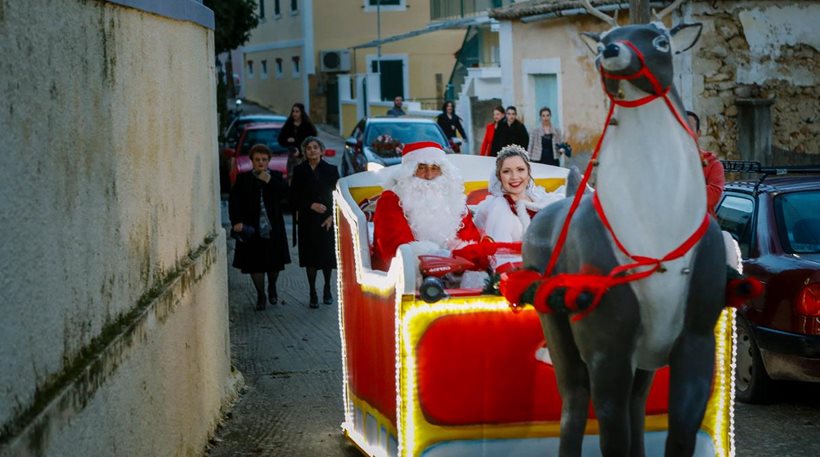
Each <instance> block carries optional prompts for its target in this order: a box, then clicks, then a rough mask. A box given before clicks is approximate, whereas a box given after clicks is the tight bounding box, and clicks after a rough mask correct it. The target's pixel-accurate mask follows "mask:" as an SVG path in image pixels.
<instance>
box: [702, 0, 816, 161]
mask: <svg viewBox="0 0 820 457" xmlns="http://www.w3.org/2000/svg"><path fill="white" fill-rule="evenodd" d="M690 11H691V17H690V18H688V19H689V20H692V21H695V22H702V23H703V24H704V30H703V34H702V36H701V38H700V41H699V43H698V45H697V47H696V49H695V50H693V58H692V65H693V78H694V81H693V89H694V94H696V96H695V98H694V105H695V106H694V108H695V111H697V112H699V113H700V114H701V118H702V122H703V124H704V125H702V130H703V135H704V136H703V137H702V141H703V146H704V147H705V148H707V149H710V150H713V151H716V152H718V154H719V155H720V156H721V157H727V158H732V159H739V158H740V157H741V156H740V151H738V148H737V143H738V138H737V135H738V128H737V120H738V107H737V106H736V104H735V101H736V100H737V99H739V98H774V103H773V105H772V121H773V132H772V149H773V152H774V161H775V162H777V163H778V164H805V163H812V162H813V163H820V155H818V154H820V104H818V100H820V85H818V81H820V52H818V51H820V34H818V33H817V31H816V27H817V18H818V17H820V4H818V3H817V2H815V1H787V2H771V1H737V2H713V1H708V2H694V3H692V6H691V10H690ZM697 94H700V96H697Z"/></svg>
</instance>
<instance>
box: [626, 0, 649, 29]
mask: <svg viewBox="0 0 820 457" xmlns="http://www.w3.org/2000/svg"><path fill="white" fill-rule="evenodd" d="M629 22H630V23H631V24H648V23H649V0H629Z"/></svg>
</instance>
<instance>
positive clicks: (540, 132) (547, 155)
mask: <svg viewBox="0 0 820 457" xmlns="http://www.w3.org/2000/svg"><path fill="white" fill-rule="evenodd" d="M538 114H539V116H540V117H541V125H539V126H538V127H537V128H534V129H533V130H532V132H530V142H529V146H528V147H527V151H529V153H530V159H531V160H532V161H533V162H537V163H545V164H547V165H553V166H556V167H559V166H560V167H563V166H564V162H565V160H566V155H565V152H566V149H564V148H562V147H561V146H562V138H561V131H560V130H559V129H558V128H557V127H554V126H553V125H552V110H551V109H549V108H547V107H546V106H545V107H543V108H541V110H540V111H539V112H538Z"/></svg>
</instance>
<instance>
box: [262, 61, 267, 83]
mask: <svg viewBox="0 0 820 457" xmlns="http://www.w3.org/2000/svg"><path fill="white" fill-rule="evenodd" d="M261 77H262V79H268V61H267V60H263V61H262V76H261Z"/></svg>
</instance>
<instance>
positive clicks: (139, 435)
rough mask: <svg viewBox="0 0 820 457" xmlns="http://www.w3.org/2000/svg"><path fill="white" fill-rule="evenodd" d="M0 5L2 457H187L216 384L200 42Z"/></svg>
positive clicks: (222, 344)
mask: <svg viewBox="0 0 820 457" xmlns="http://www.w3.org/2000/svg"><path fill="white" fill-rule="evenodd" d="M175 1H181V0H175ZM0 4H1V5H2V6H1V7H0V74H2V77H1V78H0V98H2V100H3V102H4V103H3V104H2V109H1V110H0V126H2V130H3V141H2V142H0V150H1V151H0V182H2V186H0V227H2V232H3V235H4V240H5V241H4V242H3V243H2V244H0V268H2V275H0V291H2V299H0V315H2V316H3V317H2V319H0V363H2V369H0V392H2V395H0V426H2V429H0V455H3V456H5V455H15V456H16V455H60V456H70V455H77V456H80V455H134V456H137V455H140V456H145V455H162V456H166V455H198V454H199V452H200V451H201V449H202V446H203V445H204V443H205V440H206V438H207V435H208V433H210V431H212V430H213V427H214V425H215V422H216V420H217V419H218V415H219V410H220V408H221V406H222V404H223V401H225V400H226V398H227V397H228V396H229V395H230V391H231V385H230V380H231V376H230V354H229V341H228V324H227V321H228V320H227V280H226V276H227V275H226V267H225V265H226V262H225V249H224V232H223V231H222V230H221V228H220V225H219V220H218V214H219V212H218V189H217V182H218V181H217V171H216V163H217V161H216V115H215V113H216V109H215V96H214V95H215V91H214V87H215V73H214V51H213V36H212V32H211V31H210V30H208V29H207V28H205V27H202V26H200V25H197V24H194V23H192V22H186V21H180V20H173V19H169V18H165V17H160V16H156V15H153V14H148V13H144V12H141V11H139V10H136V9H131V8H125V7H120V6H115V5H112V4H110V3H107V2H99V1H80V0H76V1H63V2H51V1H47V0H31V1H29V2H8V1H0Z"/></svg>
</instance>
